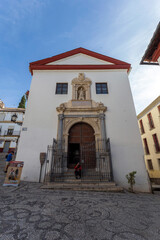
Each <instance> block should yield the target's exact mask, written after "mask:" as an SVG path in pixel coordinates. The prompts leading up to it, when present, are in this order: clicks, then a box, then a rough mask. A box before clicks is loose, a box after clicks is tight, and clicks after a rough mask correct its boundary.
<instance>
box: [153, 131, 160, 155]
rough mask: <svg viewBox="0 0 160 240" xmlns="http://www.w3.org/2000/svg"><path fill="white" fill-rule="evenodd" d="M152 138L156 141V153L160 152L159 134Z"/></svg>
mask: <svg viewBox="0 0 160 240" xmlns="http://www.w3.org/2000/svg"><path fill="white" fill-rule="evenodd" d="M152 137H153V141H154V146H155V151H156V152H160V145H159V141H158V137H157V134H156V133H155V134H153V135H152Z"/></svg>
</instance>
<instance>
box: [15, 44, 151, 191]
mask: <svg viewBox="0 0 160 240" xmlns="http://www.w3.org/2000/svg"><path fill="white" fill-rule="evenodd" d="M129 70H130V64H128V63H125V62H122V61H119V60H116V59H113V58H110V57H107V56H104V55H101V54H98V53H95V52H92V51H89V50H87V49H84V48H77V49H74V50H72V51H69V52H66V53H62V54H59V55H57V56H53V57H51V58H47V59H44V60H40V61H37V62H33V63H31V64H30V71H31V73H32V75H33V78H32V83H31V88H30V95H29V99H28V104H27V109H26V114H25V120H24V123H23V131H22V132H21V138H20V143H19V148H18V153H17V159H16V160H18V161H19V160H20V161H24V169H23V173H22V179H23V180H26V181H35V182H37V181H38V180H39V172H40V161H39V155H40V152H46V151H47V145H49V144H50V145H52V144H53V138H54V139H56V140H58V144H59V147H60V149H61V154H59V155H57V156H58V157H57V156H56V154H55V155H54V162H52V168H51V169H49V170H48V171H51V172H52V171H54V170H55V168H56V169H57V170H58V172H59V173H62V172H63V173H64V172H67V171H69V169H70V168H72V167H73V165H74V164H75V163H76V162H77V161H80V162H81V164H82V169H85V170H86V172H87V173H86V174H89V170H91V169H92V171H94V172H95V174H96V173H97V172H98V173H99V174H102V177H104V176H105V173H107V174H108V175H107V174H106V176H108V178H109V179H108V180H113V179H114V181H115V182H116V183H117V184H119V185H120V186H122V187H125V188H128V183H127V180H126V174H128V173H129V172H132V171H137V174H136V186H135V189H136V190H137V191H144V192H148V191H150V187H149V180H148V175H147V172H146V168H145V163H144V159H143V148H142V143H141V138H140V134H139V129H138V123H137V118H136V113H135V109H134V104H133V99H132V94H131V90H130V85H129V81H128V72H129ZM108 139H110V141H109V140H108ZM109 142H110V146H111V148H110V147H109ZM58 144H57V145H56V146H58ZM62 145H63V147H62ZM57 152H58V150H57ZM57 152H56V153H57ZM76 157H77V158H76ZM77 159H78V160H77ZM53 165H54V167H53ZM87 170H88V171H87Z"/></svg>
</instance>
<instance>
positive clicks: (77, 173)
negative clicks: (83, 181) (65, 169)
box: [74, 162, 82, 179]
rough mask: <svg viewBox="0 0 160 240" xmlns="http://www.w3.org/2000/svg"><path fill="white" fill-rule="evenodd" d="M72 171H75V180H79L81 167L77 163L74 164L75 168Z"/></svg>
mask: <svg viewBox="0 0 160 240" xmlns="http://www.w3.org/2000/svg"><path fill="white" fill-rule="evenodd" d="M74 169H75V172H74V174H75V177H76V179H80V178H81V170H82V167H81V165H80V163H79V162H78V163H77V164H76V166H75V167H74Z"/></svg>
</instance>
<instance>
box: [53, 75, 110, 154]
mask: <svg viewBox="0 0 160 240" xmlns="http://www.w3.org/2000/svg"><path fill="white" fill-rule="evenodd" d="M91 83H92V82H91V80H90V79H89V78H86V77H85V75H84V73H79V75H78V77H77V78H74V79H73V80H72V100H69V101H68V102H65V103H62V104H60V106H59V107H57V112H58V113H59V131H58V136H59V137H60V139H64V140H65V151H66V152H67V151H68V150H67V149H68V134H69V130H70V128H71V127H72V126H73V125H74V124H76V123H78V122H84V123H88V124H89V125H91V126H92V128H93V129H94V134H95V141H96V142H98V139H100V138H101V139H105V112H106V110H107V107H105V106H104V104H103V103H102V102H95V101H93V100H92V99H91V93H90V92H91V91H90V86H91ZM63 117H64V119H63ZM62 131H63V133H62Z"/></svg>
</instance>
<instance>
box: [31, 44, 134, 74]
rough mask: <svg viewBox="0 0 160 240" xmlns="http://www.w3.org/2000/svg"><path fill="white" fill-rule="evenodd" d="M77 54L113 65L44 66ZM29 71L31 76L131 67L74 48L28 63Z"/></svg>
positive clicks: (112, 59) (100, 55)
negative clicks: (46, 72) (68, 71)
mask: <svg viewBox="0 0 160 240" xmlns="http://www.w3.org/2000/svg"><path fill="white" fill-rule="evenodd" d="M79 53H83V54H85V55H88V56H91V57H94V58H97V59H100V60H103V61H107V62H110V63H113V64H115V65H117V66H115V65H107V64H106V65H46V64H48V63H51V62H55V61H57V60H61V59H63V58H67V57H70V56H73V55H75V54H79ZM29 67H30V71H31V73H32V74H33V70H73V69H75V70H76V69H77V70H79V69H82V70H83V69H84V70H85V69H86V70H87V69H95V70H96V69H128V70H129V69H130V67H131V65H130V64H129V63H126V62H123V61H120V60H117V59H115V58H111V57H108V56H105V55H102V54H99V53H96V52H93V51H90V50H87V49H85V48H76V49H73V50H71V51H68V52H65V53H62V54H58V55H56V56H53V57H50V58H45V59H42V60H39V61H35V62H31V63H30V66H29Z"/></svg>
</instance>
